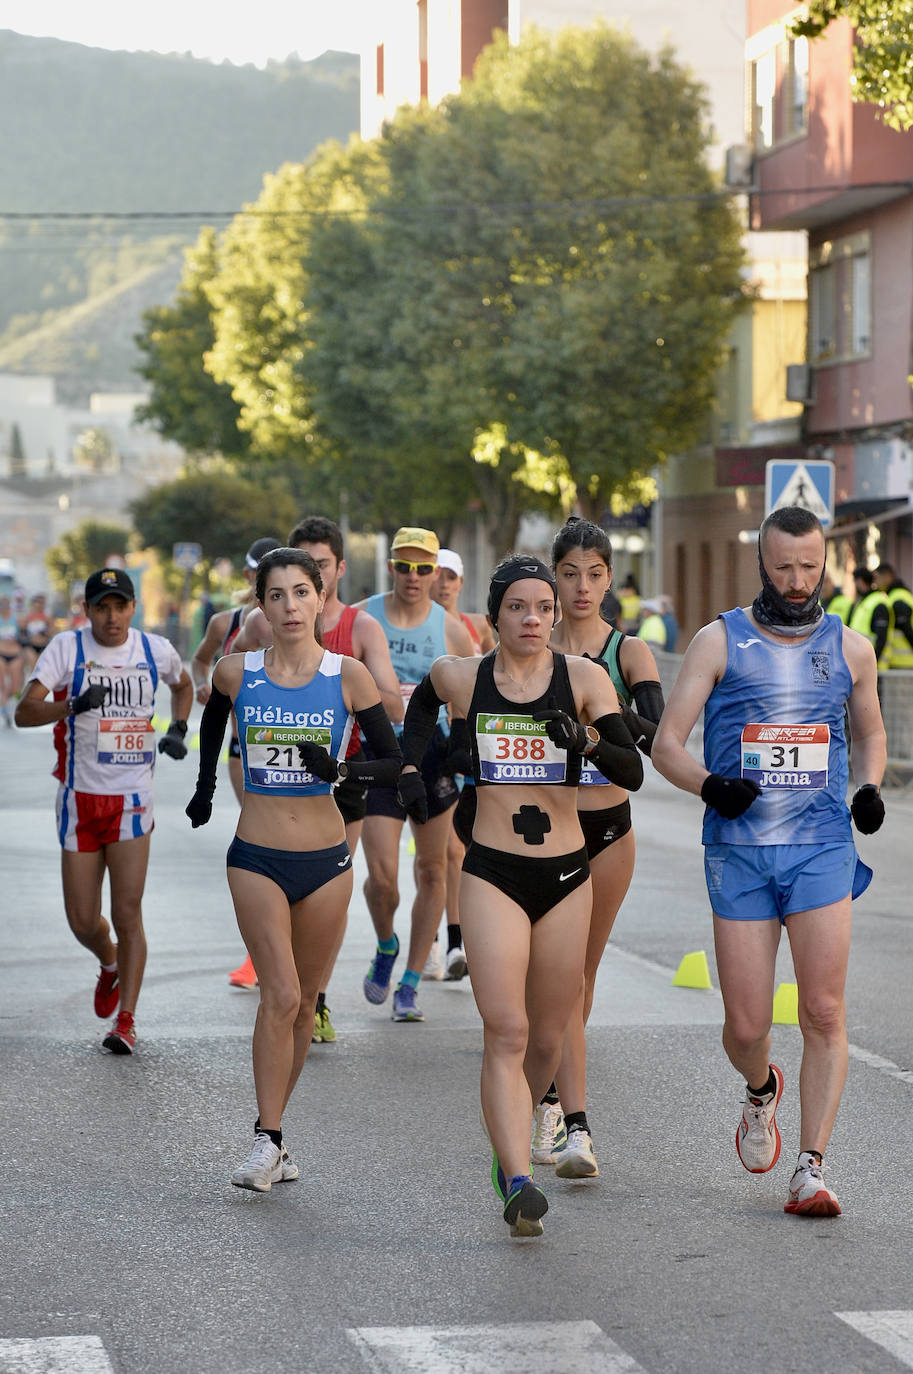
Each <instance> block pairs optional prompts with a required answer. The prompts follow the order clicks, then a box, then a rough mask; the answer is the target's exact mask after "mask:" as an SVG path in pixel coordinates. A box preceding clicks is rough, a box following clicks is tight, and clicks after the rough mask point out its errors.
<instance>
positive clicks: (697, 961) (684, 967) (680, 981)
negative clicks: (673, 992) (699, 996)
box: [672, 949, 713, 988]
mask: <svg viewBox="0 0 913 1374" xmlns="http://www.w3.org/2000/svg"><path fill="white" fill-rule="evenodd" d="M672 986H673V987H676V988H712V987H713V984H712V983H711V981H710V969H709V967H708V964H707V955H706V954H705V952H704V951H703V950H702V949H699V950H697V951H696V952H695V953H694V954H686V955H685V957H684V958H683V959H682V962H681V963H680V964H679V966H678V971H677V972H676V974H675V977H674V978H673V979H672Z"/></svg>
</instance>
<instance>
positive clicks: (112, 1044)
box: [101, 1011, 136, 1054]
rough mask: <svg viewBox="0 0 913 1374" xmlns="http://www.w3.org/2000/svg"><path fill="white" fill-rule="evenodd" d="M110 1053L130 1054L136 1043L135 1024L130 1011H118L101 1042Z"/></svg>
mask: <svg viewBox="0 0 913 1374" xmlns="http://www.w3.org/2000/svg"><path fill="white" fill-rule="evenodd" d="M101 1043H102V1044H103V1045H104V1047H105V1049H106V1050H110V1051H111V1053H112V1054H132V1053H133V1047H134V1045H135V1044H136V1026H134V1024H133V1013H132V1012H131V1011H119V1012H118V1013H117V1016H116V1017H115V1018H114V1021H113V1022H112V1024H111V1029H110V1030H109V1031H108V1034H107V1035H106V1036H105V1038H104V1040H103V1041H102V1042H101Z"/></svg>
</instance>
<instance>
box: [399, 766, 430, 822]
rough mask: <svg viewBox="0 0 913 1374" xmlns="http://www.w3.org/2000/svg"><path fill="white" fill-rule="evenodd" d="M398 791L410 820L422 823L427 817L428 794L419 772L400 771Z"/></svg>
mask: <svg viewBox="0 0 913 1374" xmlns="http://www.w3.org/2000/svg"><path fill="white" fill-rule="evenodd" d="M398 791H399V799H400V801H401V802H402V804H403V806H404V807H405V808H406V815H407V816H408V817H409V819H410V821H415V823H416V825H424V824H425V822H426V820H427V819H428V794H427V792H426V791H425V784H424V782H423V781H422V775H421V773H400V775H399V785H398Z"/></svg>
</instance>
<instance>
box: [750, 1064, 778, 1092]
mask: <svg viewBox="0 0 913 1374" xmlns="http://www.w3.org/2000/svg"><path fill="white" fill-rule="evenodd" d="M746 1087H747V1088H748V1091H749V1092H750V1093H751V1095H752V1097H767V1095H768V1094H769V1093H775V1092H776V1091H777V1080H776V1077H775V1076H774V1071H773V1069H770V1070H769V1071H768V1074H767V1082H766V1083H765V1084H764V1087H763V1088H753V1087H752V1086H751V1084H750V1083H747V1084H746Z"/></svg>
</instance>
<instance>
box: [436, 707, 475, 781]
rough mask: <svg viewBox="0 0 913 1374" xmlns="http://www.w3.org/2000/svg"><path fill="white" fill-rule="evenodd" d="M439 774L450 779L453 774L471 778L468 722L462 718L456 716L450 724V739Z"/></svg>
mask: <svg viewBox="0 0 913 1374" xmlns="http://www.w3.org/2000/svg"><path fill="white" fill-rule="evenodd" d="M441 772H442V773H443V774H444V775H445V777H448V778H452V777H453V775H454V773H462V774H463V776H464V777H467V778H471V777H472V754H471V753H470V752H469V721H468V720H465V719H464V718H463V717H462V716H457V717H456V718H455V719H454V720H452V721H451V722H450V739H449V742H448V746H447V757H446V759H445V760H444V763H443V766H442V767H441Z"/></svg>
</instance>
